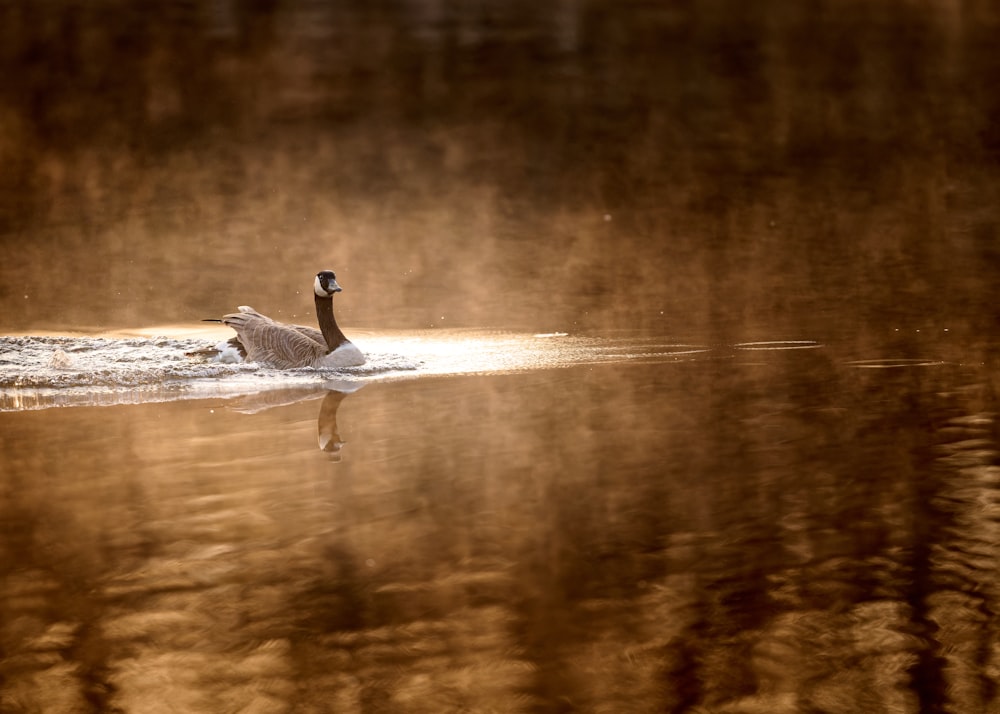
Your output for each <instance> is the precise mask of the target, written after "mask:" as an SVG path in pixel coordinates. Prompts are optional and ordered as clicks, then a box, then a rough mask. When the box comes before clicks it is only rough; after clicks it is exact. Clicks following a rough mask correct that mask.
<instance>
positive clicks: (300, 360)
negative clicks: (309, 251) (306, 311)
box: [216, 270, 365, 369]
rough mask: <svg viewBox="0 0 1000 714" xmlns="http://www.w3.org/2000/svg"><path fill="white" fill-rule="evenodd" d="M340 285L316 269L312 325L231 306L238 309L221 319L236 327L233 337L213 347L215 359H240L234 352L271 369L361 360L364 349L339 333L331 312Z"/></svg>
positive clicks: (352, 363)
mask: <svg viewBox="0 0 1000 714" xmlns="http://www.w3.org/2000/svg"><path fill="white" fill-rule="evenodd" d="M341 289H342V288H341V287H340V285H338V284H337V278H336V276H335V275H334V274H333V272H332V271H330V270H323V271H320V272H319V273H317V274H316V280H315V281H314V283H313V292H314V293H315V302H316V319H317V321H318V322H319V327H320V329H318V330H317V329H316V328H314V327H304V326H302V325H289V324H285V323H282V322H277V321H275V320H272V319H271V318H269V317H267V316H266V315H261V314H260V313H259V312H257V311H256V310H254V309H253V308H252V307H249V306H248V305H241V306H240V307H239V308H237V309H238V310H239V312H234V313H230V314H228V315H223V317H222V322H223V323H224V324H226V325H228V326H229V327H231V328H233V329H234V330H235V331H236V337H234V338H232V339H231V340H229V342H228V343H223V344H222V345H219V346H218V347H217V348H216V349H217V350H218V359H219V360H220V361H240V360H239V359H237V357H236V355H237V354H239V355H240V356H242V358H243V359H244V360H246V361H247V362H258V363H260V364H265V365H267V366H269V367H275V368H277V369H292V368H295V367H315V368H317V369H336V368H340V367H356V366H359V365H362V364H364V363H365V356H364V354H363V353H362V352H361V350H359V349H358V348H357V346H355V345H354V343H353V342H351V341H350V340H349V339H347V337H345V336H344V333H343V332H342V331H341V329H340V327H338V325H337V319H336V318H335V317H334V315H333V295H334V293H339V292H340V291H341Z"/></svg>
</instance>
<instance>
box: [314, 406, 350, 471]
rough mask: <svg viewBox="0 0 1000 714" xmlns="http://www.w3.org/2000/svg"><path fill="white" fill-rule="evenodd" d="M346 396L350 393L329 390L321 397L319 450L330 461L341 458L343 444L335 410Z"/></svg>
mask: <svg viewBox="0 0 1000 714" xmlns="http://www.w3.org/2000/svg"><path fill="white" fill-rule="evenodd" d="M348 394H350V392H340V391H336V390H330V391H328V392H327V393H326V396H325V397H323V404H322V405H321V406H320V408H319V419H318V423H319V448H320V449H321V450H322V451H325V452H326V453H327V454H329V456H330V460H331V461H338V462H339V461H340V460H341V458H342V457H341V453H340V450H341V449H342V448H343V447H344V444H345V442H344V441H342V440H341V438H340V431H339V429H338V428H337V410H338V409H340V403H341V402H342V401H344V399H346V398H347V395H348Z"/></svg>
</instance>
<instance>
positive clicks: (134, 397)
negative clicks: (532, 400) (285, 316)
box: [0, 328, 708, 411]
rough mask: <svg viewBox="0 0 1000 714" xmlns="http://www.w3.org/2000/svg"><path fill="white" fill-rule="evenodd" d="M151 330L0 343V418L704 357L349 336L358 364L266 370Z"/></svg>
mask: <svg viewBox="0 0 1000 714" xmlns="http://www.w3.org/2000/svg"><path fill="white" fill-rule="evenodd" d="M170 332H171V333H172V334H170V335H168V334H161V335H156V334H154V333H153V331H151V330H143V331H142V332H133V333H129V334H127V335H126V334H124V333H119V334H118V335H111V336H108V335H101V336H93V335H79V336H66V335H55V336H35V335H28V336H12V337H0V411H11V410H24V409H43V408H47V407H53V406H92V405H105V404H129V403H139V402H149V401H171V400H176V399H199V398H209V397H233V396H240V395H247V394H254V393H257V392H262V391H265V390H271V389H288V388H295V387H300V386H301V387H304V388H305V387H315V388H317V389H320V388H324V384H328V383H330V382H331V380H335V381H336V382H337V383H339V384H341V385H344V384H351V383H358V384H362V383H364V382H368V381H377V380H387V379H403V378H414V377H419V376H424V375H446V374H496V373H503V372H516V371H524V370H532V369H544V368H550V367H564V366H572V365H579V364H594V363H606V362H618V361H629V360H639V359H641V360H643V361H650V360H653V361H678V360H684V359H690V358H692V357H693V356H695V355H697V354H699V353H701V352H705V351H708V348H705V347H701V346H698V345H679V344H670V343H666V342H661V341H656V340H649V339H638V338H632V339H629V338H615V339H605V338H596V337H575V336H571V335H569V334H567V333H562V332H558V333H546V334H539V335H531V334H520V333H507V332H489V331H483V330H448V331H446V330H423V331H399V332H390V331H361V332H358V333H352V338H354V341H355V343H356V344H357V345H358V346H359V347H361V348H362V350H363V351H364V352H365V354H366V355H367V358H368V362H367V363H366V364H365V365H362V366H360V367H348V368H343V369H338V370H319V369H314V368H311V367H306V368H301V369H290V370H276V369H271V368H268V367H264V366H261V365H258V364H254V363H241V364H223V363H219V362H212V361H207V360H205V359H199V358H196V357H192V356H190V355H189V354H187V353H189V352H192V351H195V350H199V349H204V348H205V347H211V346H214V345H215V344H217V343H218V341H219V340H218V337H217V334H218V333H217V331H208V330H205V331H197V330H191V329H177V328H174V329H172V330H170Z"/></svg>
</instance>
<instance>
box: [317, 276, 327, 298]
mask: <svg viewBox="0 0 1000 714" xmlns="http://www.w3.org/2000/svg"><path fill="white" fill-rule="evenodd" d="M313 292H315V293H316V294H317V295H319V296H320V297H330V296H329V294H327V292H326V290H324V289H323V285H322V284H321V283H320V282H319V276H318V275H317V276H316V279H315V280H314V281H313Z"/></svg>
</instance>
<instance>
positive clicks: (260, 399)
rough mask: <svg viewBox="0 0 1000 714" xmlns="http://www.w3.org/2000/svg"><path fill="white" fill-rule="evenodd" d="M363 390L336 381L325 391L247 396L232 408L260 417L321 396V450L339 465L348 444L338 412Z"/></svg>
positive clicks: (302, 390)
mask: <svg viewBox="0 0 1000 714" xmlns="http://www.w3.org/2000/svg"><path fill="white" fill-rule="evenodd" d="M362 386H364V385H362V384H358V383H356V382H347V381H340V380H337V381H331V382H327V383H326V384H324V385H323V388H322V390H317V389H316V388H315V387H308V388H293V389H282V390H270V391H265V392H260V393H257V394H253V395H247V396H244V397H242V398H240V399H239V400H237V401H236V402H235V403H233V404H232V408H233V409H234V410H236V411H238V412H241V413H243V414H258V413H260V412H263V411H268V410H270V409H276V408H278V407H286V406H290V405H292V404H298V403H299V402H304V401H307V400H310V399H316V398H317V397H318V396H320V395H321V394H322V395H323V403H322V404H321V405H320V409H319V417H318V419H317V430H318V440H319V448H320V450H321V451H323V452H325V453H326V454H328V455H329V457H330V460H331V461H333V462H339V461H340V460H341V453H340V452H341V449H343V447H344V444H345V443H346V442H345V441H343V440H342V439H341V438H340V430H339V428H338V426H337V410H338V409H340V403H341V402H342V401H344V400H345V399H346V398H347V397H348V396H349V395H351V394H353V393H354V392H356V391H358V390H359V389H361V387H362Z"/></svg>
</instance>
